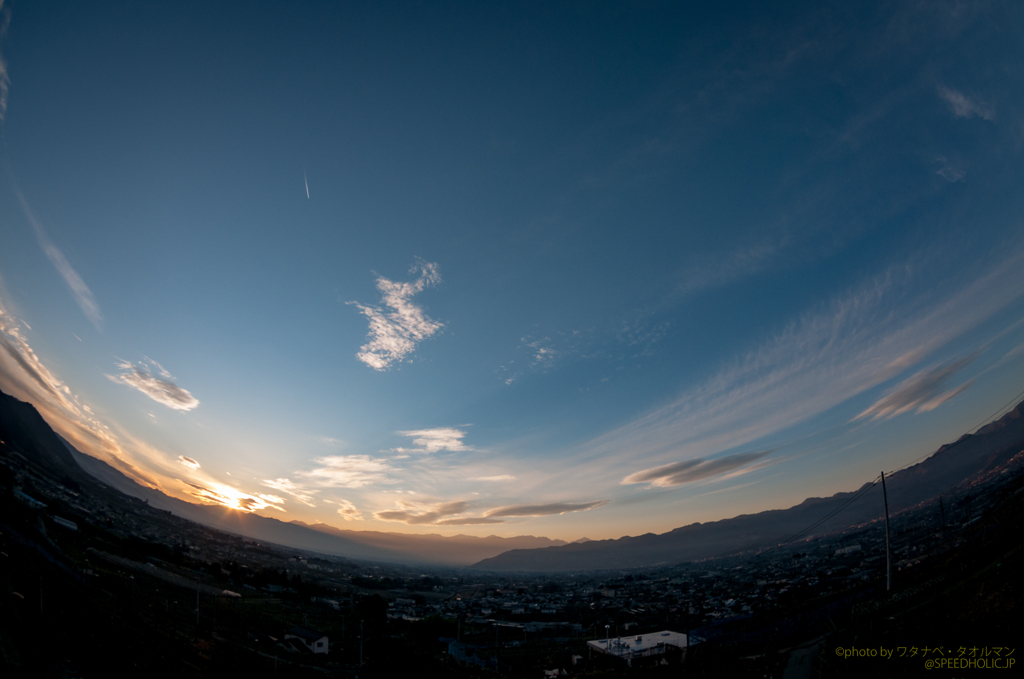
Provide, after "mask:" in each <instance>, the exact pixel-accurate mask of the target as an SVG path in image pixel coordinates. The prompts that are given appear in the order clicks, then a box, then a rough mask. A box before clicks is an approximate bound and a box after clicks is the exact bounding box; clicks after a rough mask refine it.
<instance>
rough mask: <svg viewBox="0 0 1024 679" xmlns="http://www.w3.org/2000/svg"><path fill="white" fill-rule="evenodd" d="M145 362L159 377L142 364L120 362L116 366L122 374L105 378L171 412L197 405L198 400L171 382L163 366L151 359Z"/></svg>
mask: <svg viewBox="0 0 1024 679" xmlns="http://www.w3.org/2000/svg"><path fill="white" fill-rule="evenodd" d="M146 360H147V361H148V362H149V363H150V364H151V365H152V366H153V367H155V368H156V369H157V370H158V371H159V373H160V377H154V376H153V375H152V373H150V371H149V369H148V368H147V366H146V363H144V362H140V363H138V364H134V363H131V362H130V361H122V362H120V363H118V364H117V367H119V368H121V370H123V371H124V372H122V373H121V374H120V375H107V378H108V379H110V380H112V381H114V382H119V383H121V384H126V385H128V386H129V387H133V388H134V389H137V390H139V391H141V392H142V393H143V394H145V395H146V396H148V397H150V398H151V399H153V400H154V401H156V402H157V403H160V404H163V405H165V406H167V407H168V408H172V409H173V410H183V411H189V410H194V409H195V408H196V407H197V406H198V405H199V400H198V399H196V398H195V397H194V396H192V394H190V393H189V392H188V391H187V390H186V389H182V388H181V387H179V386H178V385H176V384H175V383H174V382H173V379H174V377H173V376H172V375H171V374H170V373H169V372H167V371H166V370H164V368H163V366H161V365H160V364H159V363H157V362H156V361H153V360H152V359H146ZM161 378H163V379H161Z"/></svg>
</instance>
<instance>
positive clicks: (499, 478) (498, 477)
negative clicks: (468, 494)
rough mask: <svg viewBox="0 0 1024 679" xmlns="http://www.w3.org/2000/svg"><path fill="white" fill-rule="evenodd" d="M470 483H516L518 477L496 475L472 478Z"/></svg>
mask: <svg viewBox="0 0 1024 679" xmlns="http://www.w3.org/2000/svg"><path fill="white" fill-rule="evenodd" d="M468 480H469V481H494V482H498V481H515V480H516V477H514V476H512V475H511V474H495V475H494V476H472V477H470V478H469V479H468Z"/></svg>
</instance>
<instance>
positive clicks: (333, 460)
mask: <svg viewBox="0 0 1024 679" xmlns="http://www.w3.org/2000/svg"><path fill="white" fill-rule="evenodd" d="M316 463H317V464H319V465H320V466H319V467H317V468H316V469H313V470H310V471H308V472H296V474H297V475H298V476H302V477H303V478H306V479H309V480H310V481H311V482H313V483H317V484H320V485H324V486H335V487H340V488H361V487H363V486H367V485H370V484H376V483H390V482H391V481H392V479H391V478H390V476H389V474H390V472H391V471H393V469H392V467H391V465H389V464H388V463H387V461H385V460H380V459H377V458H372V457H370V456H369V455H332V456H330V457H320V458H317V459H316Z"/></svg>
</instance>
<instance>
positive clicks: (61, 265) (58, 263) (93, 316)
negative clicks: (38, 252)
mask: <svg viewBox="0 0 1024 679" xmlns="http://www.w3.org/2000/svg"><path fill="white" fill-rule="evenodd" d="M15 193H16V194H17V196H18V202H20V203H21V208H22V210H24V212H25V217H26V218H27V219H28V221H29V223H30V224H32V229H33V230H34V231H35V233H36V240H38V241H39V246H40V247H41V248H42V249H43V252H44V253H46V256H47V257H48V258H49V259H50V262H51V263H52V264H53V266H54V268H56V269H57V273H59V274H60V275H61V277H62V278H64V282H65V283H67V284H68V287H69V288H70V289H71V294H72V295H73V296H74V298H75V301H76V302H78V306H79V307H81V309H82V313H84V314H85V317H86V318H88V319H89V321H90V322H91V323H92V324H93V326H94V327H95V328H96V329H97V330H100V329H101V328H102V326H103V314H102V313H100V307H99V304H97V303H96V298H95V297H94V296H93V294H92V291H91V290H90V289H89V286H87V285H86V284H85V281H83V280H82V277H81V276H79V275H78V272H77V271H75V270H74V269H73V268H72V267H71V264H70V263H68V260H67V258H66V257H65V256H64V253H63V252H61V251H60V249H59V248H58V247H57V246H56V245H54V244H53V241H51V240H50V237H49V236H48V235H47V234H46V230H45V229H44V228H43V225H42V224H41V223H40V222H39V220H38V219H37V218H36V215H35V213H34V212H33V211H32V207H31V206H30V205H29V204H28V201H27V200H25V196H24V195H23V194H22V193H21V191H20V190H17V189H15Z"/></svg>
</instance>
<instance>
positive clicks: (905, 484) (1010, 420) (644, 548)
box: [473, 401, 1024, 572]
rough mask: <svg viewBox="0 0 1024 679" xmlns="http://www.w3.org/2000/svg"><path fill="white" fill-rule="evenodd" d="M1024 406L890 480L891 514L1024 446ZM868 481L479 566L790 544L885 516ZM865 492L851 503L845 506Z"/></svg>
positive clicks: (697, 554)
mask: <svg viewBox="0 0 1024 679" xmlns="http://www.w3.org/2000/svg"><path fill="white" fill-rule="evenodd" d="M1022 414H1024V401H1022V402H1021V403H1019V404H1017V406H1016V407H1015V408H1014V409H1013V410H1011V411H1010V412H1008V413H1007V414H1006V415H1004V416H1003V417H1001V418H999V419H998V420H996V421H994V422H991V423H989V424H987V425H985V426H984V427H982V428H981V429H979V430H978V431H977V432H976V433H975V434H973V435H972V434H966V435H964V436H962V437H960V439H958V440H957V441H956V442H955V443H951V444H946V445H944V446H942V447H940V448H939V449H938V450H937V451H936V452H935V453H933V454H932V455H931V456H929V457H928V458H927V459H926V460H924V461H923V462H921V463H919V464H916V465H914V466H912V467H910V468H908V469H904V470H902V471H899V472H896V473H895V474H893V475H892V476H891V477H886V488H887V491H888V496H889V510H890V512H891V513H895V512H898V511H900V510H902V509H907V508H909V507H913V506H915V505H917V504H919V503H921V502H924V501H927V500H932V499H934V498H936V497H937V496H939V495H941V494H942V493H946V492H949V491H950V490H951V489H953V488H954V487H956V486H957V485H958V484H960V483H962V482H964V481H965V480H968V479H971V478H974V477H977V476H979V475H981V474H984V473H986V472H987V471H991V470H993V469H995V468H997V467H999V466H1001V465H1002V464H1005V463H1006V462H1007V461H1008V460H1009V459H1010V458H1012V457H1013V456H1014V455H1016V454H1017V453H1018V452H1021V450H1022V448H1024V418H1022ZM870 485H871V484H864V486H861V488H860V489H858V490H857V491H854V492H852V493H851V492H844V493H836V494H835V495H833V496H832V497H828V498H808V499H806V500H804V501H803V502H802V503H800V504H799V505H796V506H794V507H790V508H789V509H779V510H770V511H765V512H760V513H758V514H745V515H741V516H737V517H734V518H731V519H724V520H722V521H713V522H709V523H704V524H701V523H694V524H690V525H688V526H682V527H680V528H676V529H674V530H671V531H669V532H667V533H662V534H660V535H655V534H653V533H648V534H646V535H640V536H636V537H623V538H619V539H618V540H591V541H588V542H583V543H578V542H577V543H571V544H568V545H563V546H561V547H548V548H546V549H533V550H522V549H520V550H515V551H511V552H506V553H504V554H500V555H498V556H496V557H493V558H490V559H484V560H482V561H481V562H479V563H477V564H475V565H474V566H473V568H475V569H479V570H489V571H509V572H513V571H533V572H554V571H588V570H605V569H619V568H640V567H644V566H654V565H659V564H673V563H681V562H684V561H693V560H698V559H704V558H709V557H714V556H724V555H727V554H733V553H736V552H740V551H746V550H752V549H760V548H763V547H768V546H771V545H775V544H778V543H780V542H783V541H785V540H788V539H790V538H791V537H793V536H794V535H796V534H798V533H799V532H801V531H803V530H805V529H806V528H807V527H808V526H811V525H812V524H814V523H815V522H816V521H819V520H820V519H822V517H825V516H827V515H828V514H829V513H830V512H833V511H836V514H835V515H834V516H833V517H832V518H830V519H828V520H826V521H824V522H822V523H821V524H820V525H819V526H817V527H816V528H815V529H814V531H813V532H812V533H811V534H812V535H813V534H822V533H827V532H831V531H835V530H840V529H843V528H847V527H850V526H855V525H858V524H861V523H865V522H868V521H872V520H874V519H878V518H880V517H881V516H882V513H883V507H882V488H881V485H880V484H876V485H875V486H874V487H871V488H870V489H869V490H866V486H870ZM862 490H864V491H865V492H864V493H863V494H862V495H861V496H860V497H858V498H856V499H855V500H853V501H852V502H851V503H850V504H849V506H847V507H844V508H842V509H841V510H840V507H842V505H843V504H845V503H846V502H848V501H850V500H851V499H853V496H854V495H856V493H858V492H860V491H862Z"/></svg>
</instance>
